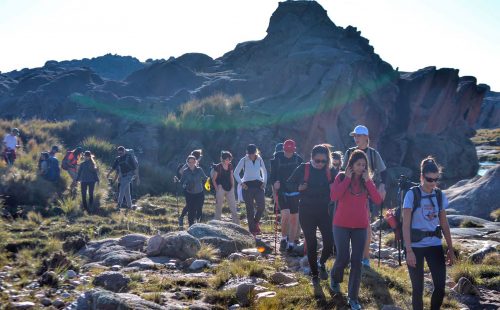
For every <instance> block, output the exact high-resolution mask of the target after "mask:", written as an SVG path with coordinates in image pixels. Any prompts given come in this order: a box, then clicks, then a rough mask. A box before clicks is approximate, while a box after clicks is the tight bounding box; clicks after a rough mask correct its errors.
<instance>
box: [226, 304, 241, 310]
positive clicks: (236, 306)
mask: <svg viewBox="0 0 500 310" xmlns="http://www.w3.org/2000/svg"><path fill="white" fill-rule="evenodd" d="M235 309H241V306H240V305H239V304H235V305H232V306H230V307H229V308H228V310H235Z"/></svg>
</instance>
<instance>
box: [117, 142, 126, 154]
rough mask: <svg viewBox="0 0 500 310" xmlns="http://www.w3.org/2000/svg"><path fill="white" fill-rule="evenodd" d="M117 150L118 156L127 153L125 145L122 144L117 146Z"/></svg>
mask: <svg viewBox="0 0 500 310" xmlns="http://www.w3.org/2000/svg"><path fill="white" fill-rule="evenodd" d="M116 152H117V153H118V156H123V155H125V147H123V146H121V145H120V146H119V147H117V148H116Z"/></svg>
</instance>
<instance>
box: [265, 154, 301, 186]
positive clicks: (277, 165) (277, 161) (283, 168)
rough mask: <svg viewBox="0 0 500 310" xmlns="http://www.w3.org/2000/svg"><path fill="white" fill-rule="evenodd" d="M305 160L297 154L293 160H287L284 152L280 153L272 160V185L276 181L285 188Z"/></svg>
mask: <svg viewBox="0 0 500 310" xmlns="http://www.w3.org/2000/svg"><path fill="white" fill-rule="evenodd" d="M303 161H304V160H303V159H302V157H300V156H299V155H298V154H297V153H295V154H293V156H292V157H291V158H286V156H285V153H284V152H278V153H276V155H275V156H274V158H273V159H272V160H271V176H270V181H271V185H272V184H274V182H276V181H280V183H281V184H282V185H283V186H284V185H285V183H286V182H287V180H288V178H290V176H291V175H292V173H293V172H294V171H295V169H297V167H298V166H300V164H302V162H303Z"/></svg>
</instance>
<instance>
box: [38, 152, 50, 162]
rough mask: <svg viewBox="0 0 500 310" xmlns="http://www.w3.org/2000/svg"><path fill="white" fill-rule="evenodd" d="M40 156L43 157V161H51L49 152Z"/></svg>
mask: <svg viewBox="0 0 500 310" xmlns="http://www.w3.org/2000/svg"><path fill="white" fill-rule="evenodd" d="M40 156H41V158H42V160H47V159H49V152H42V153H41V154H40Z"/></svg>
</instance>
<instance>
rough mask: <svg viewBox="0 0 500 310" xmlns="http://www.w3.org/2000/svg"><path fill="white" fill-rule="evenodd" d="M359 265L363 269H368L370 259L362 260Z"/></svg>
mask: <svg viewBox="0 0 500 310" xmlns="http://www.w3.org/2000/svg"><path fill="white" fill-rule="evenodd" d="M361 264H362V265H363V267H365V268H370V259H369V258H363V260H362V261H361Z"/></svg>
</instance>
